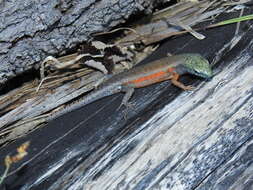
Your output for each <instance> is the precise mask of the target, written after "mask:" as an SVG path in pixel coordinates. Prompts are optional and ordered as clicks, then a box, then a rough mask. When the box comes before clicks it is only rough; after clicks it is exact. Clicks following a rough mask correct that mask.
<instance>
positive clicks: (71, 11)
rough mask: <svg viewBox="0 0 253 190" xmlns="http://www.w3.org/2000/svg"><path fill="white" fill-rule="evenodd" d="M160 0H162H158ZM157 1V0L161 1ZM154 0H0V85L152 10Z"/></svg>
mask: <svg viewBox="0 0 253 190" xmlns="http://www.w3.org/2000/svg"><path fill="white" fill-rule="evenodd" d="M161 1H162V0H161ZM161 1H160V2H161ZM155 3H158V2H157V1H154V0H113V1H112V0H73V1H70V0H39V1H38V0H15V1H14V0H10V1H6V0H2V1H0V45H1V49H0V62H1V65H0V85H3V84H4V83H5V82H6V81H7V80H8V79H10V78H13V77H14V76H16V75H18V74H21V73H23V72H25V71H27V70H29V69H31V68H36V67H37V66H38V63H39V62H40V61H41V60H43V59H44V58H45V57H47V56H48V55H62V54H64V53H66V51H67V50H69V49H70V48H73V47H75V46H76V45H77V44H79V43H82V42H84V41H86V40H88V39H89V38H90V34H92V33H95V32H100V31H104V30H108V29H110V28H112V27H114V26H116V25H118V24H120V23H124V22H125V21H126V19H127V18H129V16H131V15H133V14H135V13H137V12H141V11H142V12H147V11H148V10H152V8H153V5H154V4H155Z"/></svg>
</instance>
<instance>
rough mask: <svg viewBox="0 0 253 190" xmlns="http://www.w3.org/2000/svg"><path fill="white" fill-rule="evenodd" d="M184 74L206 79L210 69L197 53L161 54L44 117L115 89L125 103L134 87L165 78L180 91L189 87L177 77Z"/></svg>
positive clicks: (68, 109) (88, 101) (61, 112)
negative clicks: (163, 56) (154, 59)
mask: <svg viewBox="0 0 253 190" xmlns="http://www.w3.org/2000/svg"><path fill="white" fill-rule="evenodd" d="M184 74H192V75H196V76H199V77H202V78H205V79H210V78H211V77H212V70H211V67H210V65H209V63H208V61H207V60H206V59H205V58H203V57H202V56H200V55H198V54H181V55H174V56H169V57H165V58H162V59H159V60H156V61H153V62H150V63H147V64H146V65H140V66H137V67H133V68H132V69H130V70H128V71H125V72H122V73H119V74H116V75H114V76H112V77H111V78H109V79H108V80H106V81H105V82H103V83H102V84H101V85H100V86H99V87H98V89H96V90H94V91H93V92H91V93H90V94H89V95H87V96H84V97H83V98H82V99H80V100H79V101H78V102H77V103H74V104H71V105H68V106H67V107H65V108H64V109H63V110H60V111H59V112H57V113H56V114H54V115H51V116H49V118H48V120H52V119H54V118H56V117H59V116H61V115H63V114H65V113H67V112H70V111H72V110H74V109H78V108H80V107H82V106H84V105H87V104H89V103H91V102H94V101H96V100H98V99H101V98H103V97H106V96H110V95H112V94H116V93H119V92H126V94H125V96H124V98H123V100H122V104H121V105H125V106H127V105H128V101H129V99H130V98H131V97H132V95H133V92H134V89H135V88H141V87H145V86H148V85H151V84H154V83H158V82H161V81H165V80H171V82H172V84H174V85H175V86H177V87H179V88H182V89H183V90H191V89H192V87H191V86H185V85H184V84H182V83H181V82H179V81H178V79H179V76H180V75H184Z"/></svg>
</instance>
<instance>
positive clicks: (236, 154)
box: [0, 9, 253, 190]
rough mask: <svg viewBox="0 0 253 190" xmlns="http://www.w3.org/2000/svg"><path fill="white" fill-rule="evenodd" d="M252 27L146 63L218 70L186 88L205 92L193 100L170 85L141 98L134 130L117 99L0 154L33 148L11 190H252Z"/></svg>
mask: <svg viewBox="0 0 253 190" xmlns="http://www.w3.org/2000/svg"><path fill="white" fill-rule="evenodd" d="M247 11H249V12H247ZM251 11H252V10H250V9H248V10H246V9H245V14H249V13H250V12H251ZM234 14H235V15H236V14H237V12H235V13H234ZM235 15H231V17H234V16H235ZM223 19H224V18H223ZM252 26H253V23H252V21H249V22H246V23H241V24H240V27H239V31H238V30H237V29H236V28H237V27H236V26H235V25H231V26H227V27H224V28H216V29H213V30H209V31H205V32H204V34H205V35H206V36H207V38H206V39H205V40H203V41H198V40H196V39H194V38H193V37H192V36H189V35H185V36H181V37H179V38H175V39H173V40H170V41H168V42H167V43H166V44H163V46H162V47H161V48H160V49H158V51H157V52H155V53H154V54H153V55H152V56H151V57H149V58H148V59H146V62H149V61H151V60H153V59H156V57H155V56H157V54H159V56H164V55H166V53H167V52H168V51H170V52H171V53H173V54H175V53H181V52H184V53H185V52H191V53H200V54H202V55H204V56H205V57H207V58H208V59H209V60H210V61H211V62H214V63H216V65H215V69H214V73H215V76H214V78H213V79H212V80H211V81H209V82H207V81H201V80H198V79H196V78H191V77H185V78H182V79H181V80H182V81H183V82H184V83H188V84H189V83H190V84H194V85H195V86H196V87H197V88H196V89H195V90H194V91H192V92H181V91H180V90H178V89H176V88H174V87H171V86H168V83H167V82H164V83H161V84H157V85H154V86H151V87H147V88H143V89H139V90H137V92H136V94H135V96H134V97H133V99H132V103H134V105H135V108H136V109H135V111H136V113H134V112H131V113H129V115H128V118H127V120H126V119H124V112H123V111H124V110H120V111H116V109H117V108H118V105H119V104H120V102H121V99H122V96H121V95H119V94H117V95H115V96H111V97H108V98H105V99H103V100H101V101H98V102H95V103H93V104H90V105H88V106H85V107H84V108H82V109H80V110H76V111H74V112H72V113H69V114H67V115H65V116H64V117H61V118H59V119H57V120H55V121H53V122H50V123H49V124H48V125H47V126H45V127H44V128H40V129H39V130H36V131H35V132H33V133H30V134H29V135H27V136H26V137H23V138H20V139H18V140H17V141H16V142H15V143H12V144H10V145H8V146H6V147H4V148H1V149H0V159H1V160H3V159H4V156H5V155H7V154H9V153H10V152H11V151H13V150H15V148H16V147H17V145H19V144H21V143H23V142H24V141H27V140H30V141H31V146H30V147H29V150H28V151H29V154H28V156H27V157H25V159H24V160H22V162H20V163H17V164H16V165H15V167H13V168H12V169H11V171H10V173H9V176H8V178H7V179H6V181H5V187H6V189H24V190H26V189H50V190H52V189H53V190H56V189H61V190H67V189H77V190H79V189H137V190H139V189H234V188H238V189H250V188H252V136H253V128H252V125H253V120H252V115H253V112H252V111H253V104H252V102H253V90H252V81H253V76H252V72H253V65H252V60H253V56H252V51H253V49H252V48H253V41H252V35H253V27H252ZM235 31H238V32H236V34H235ZM224 34H225V35H224ZM3 169H4V168H3V167H1V168H0V171H1V172H2V171H3Z"/></svg>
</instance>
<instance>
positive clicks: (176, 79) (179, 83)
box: [171, 72, 194, 90]
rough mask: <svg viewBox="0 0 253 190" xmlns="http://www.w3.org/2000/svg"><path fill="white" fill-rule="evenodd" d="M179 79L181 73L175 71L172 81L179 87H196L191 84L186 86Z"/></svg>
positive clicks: (189, 88) (187, 88)
mask: <svg viewBox="0 0 253 190" xmlns="http://www.w3.org/2000/svg"><path fill="white" fill-rule="evenodd" d="M178 79H179V74H177V73H175V72H173V76H172V79H171V83H172V84H173V85H175V86H177V87H178V88H181V89H183V90H193V89H194V87H193V86H191V85H188V86H185V85H184V84H183V83H181V82H179V81H178Z"/></svg>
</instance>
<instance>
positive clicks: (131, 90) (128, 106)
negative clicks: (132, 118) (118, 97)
mask: <svg viewBox="0 0 253 190" xmlns="http://www.w3.org/2000/svg"><path fill="white" fill-rule="evenodd" d="M122 91H123V92H126V94H125V96H124V97H123V100H122V102H121V104H120V106H119V107H118V109H117V110H119V109H120V108H121V107H122V106H125V107H126V113H124V118H126V115H127V113H128V111H129V109H131V110H134V108H133V107H134V106H133V104H131V103H130V102H129V100H130V99H131V97H132V96H133V93H134V88H131V87H126V86H123V87H122Z"/></svg>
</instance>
